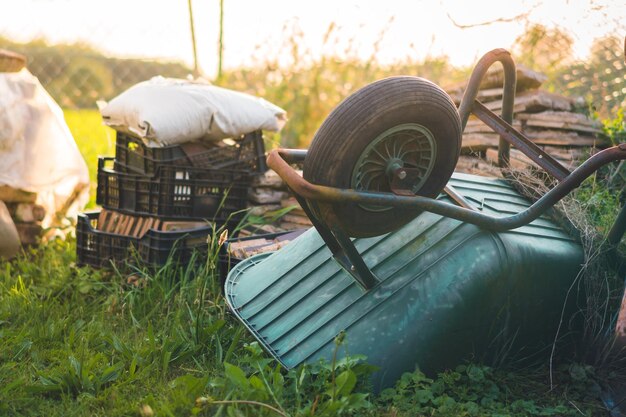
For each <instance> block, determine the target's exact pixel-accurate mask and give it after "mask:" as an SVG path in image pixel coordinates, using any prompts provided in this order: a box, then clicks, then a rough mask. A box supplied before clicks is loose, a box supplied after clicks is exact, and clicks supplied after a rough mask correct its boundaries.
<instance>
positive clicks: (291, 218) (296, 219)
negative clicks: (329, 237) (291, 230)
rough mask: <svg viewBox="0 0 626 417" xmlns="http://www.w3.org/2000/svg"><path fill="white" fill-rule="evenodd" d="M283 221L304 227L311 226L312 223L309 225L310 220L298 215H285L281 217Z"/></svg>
mask: <svg viewBox="0 0 626 417" xmlns="http://www.w3.org/2000/svg"><path fill="white" fill-rule="evenodd" d="M282 219H283V221H286V222H289V223H295V224H301V225H304V226H313V223H311V220H310V219H309V218H308V217H306V216H298V215H294V214H285V215H284V216H283V217H282Z"/></svg>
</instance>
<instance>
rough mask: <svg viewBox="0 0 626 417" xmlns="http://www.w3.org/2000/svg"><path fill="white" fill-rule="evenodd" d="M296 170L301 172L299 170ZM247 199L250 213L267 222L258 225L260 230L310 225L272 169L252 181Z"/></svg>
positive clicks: (292, 228)
mask: <svg viewBox="0 0 626 417" xmlns="http://www.w3.org/2000/svg"><path fill="white" fill-rule="evenodd" d="M298 172H299V173H300V174H302V172H301V171H298ZM248 199H249V207H250V215H251V216H254V217H257V218H262V219H264V220H265V223H268V224H265V225H262V226H259V228H260V229H261V230H262V231H265V232H268V233H274V232H282V231H286V230H298V229H307V228H309V227H311V226H312V224H311V221H310V220H309V218H308V217H307V215H306V214H305V213H304V210H303V209H302V207H300V205H299V204H298V202H297V201H296V199H295V197H294V196H293V194H292V193H291V192H290V191H289V190H288V189H287V185H286V184H285V182H284V181H283V180H282V178H280V177H279V176H278V174H277V173H276V172H274V171H272V170H268V171H267V172H265V174H263V175H259V176H257V177H256V178H255V179H254V180H253V181H252V186H251V188H250V192H249V194H248Z"/></svg>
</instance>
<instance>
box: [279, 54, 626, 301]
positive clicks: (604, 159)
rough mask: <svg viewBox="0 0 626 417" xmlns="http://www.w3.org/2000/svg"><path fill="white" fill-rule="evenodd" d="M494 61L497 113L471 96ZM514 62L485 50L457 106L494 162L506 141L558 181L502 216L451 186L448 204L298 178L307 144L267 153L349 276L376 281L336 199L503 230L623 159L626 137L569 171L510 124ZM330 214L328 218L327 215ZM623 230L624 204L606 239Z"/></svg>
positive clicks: (506, 157) (505, 152)
mask: <svg viewBox="0 0 626 417" xmlns="http://www.w3.org/2000/svg"><path fill="white" fill-rule="evenodd" d="M495 62H500V63H502V65H503V67H504V86H503V95H502V114H501V117H498V116H497V115H495V114H494V113H492V112H491V111H489V110H488V109H487V108H486V107H485V106H484V105H483V104H482V103H480V102H479V101H478V100H476V96H477V94H478V88H479V86H480V82H481V81H482V78H483V77H484V75H485V74H486V72H487V70H488V69H489V67H490V66H491V65H493V64H494V63H495ZM515 77H516V70H515V64H514V63H513V59H512V58H511V55H510V54H509V53H508V52H507V51H506V50H504V49H496V50H493V51H491V52H488V53H487V54H485V56H483V57H482V58H481V60H480V61H479V62H478V64H477V65H476V67H475V69H474V71H473V73H472V75H471V77H470V81H469V83H468V86H467V89H466V90H465V94H464V95H463V99H462V100H461V104H460V106H459V116H460V118H461V124H462V128H463V130H464V129H465V125H466V124H467V120H468V119H469V116H470V113H473V114H474V115H476V117H478V118H479V119H481V120H482V121H483V122H484V123H485V124H487V126H489V127H491V128H492V129H493V130H494V131H495V132H496V133H498V134H500V142H499V147H498V164H499V166H500V167H502V168H508V167H509V164H510V145H514V146H515V147H516V148H517V149H519V150H520V151H522V152H523V153H524V154H526V155H527V156H528V157H529V158H530V159H531V160H533V161H534V162H535V163H537V165H539V166H540V167H542V168H543V169H544V170H545V171H546V172H547V173H548V174H550V175H552V176H553V177H555V178H556V179H557V180H558V183H557V185H556V186H555V187H554V188H552V189H551V190H549V191H548V192H547V193H546V194H545V195H543V196H542V197H541V198H539V199H538V200H537V201H536V202H535V203H533V204H532V205H531V206H530V207H528V208H527V209H526V210H524V211H522V212H520V213H517V214H514V215H511V216H506V217H494V216H490V215H487V214H483V213H481V212H480V211H479V210H477V209H476V208H474V207H473V206H472V205H471V204H470V203H469V202H467V201H466V200H465V199H464V198H463V197H462V196H461V195H460V194H458V193H456V192H455V191H454V189H453V188H452V187H449V186H448V187H446V189H445V190H444V191H445V192H446V193H447V194H448V195H449V196H450V197H451V198H452V200H453V201H454V202H455V203H456V204H457V205H455V204H450V203H447V202H444V201H441V200H436V199H433V198H428V197H422V196H417V195H416V196H406V195H397V194H393V193H384V192H372V191H357V190H354V189H341V188H333V187H328V186H323V185H316V184H311V183H310V182H308V181H307V180H305V179H304V178H302V177H301V176H300V175H298V173H296V171H295V170H294V169H293V168H292V167H291V166H290V165H289V164H292V163H299V162H303V161H304V160H305V159H306V154H307V151H306V150H301V149H276V150H273V151H271V152H270V153H269V155H268V157H267V165H268V166H269V167H270V168H272V169H273V170H274V171H276V173H278V175H279V176H280V177H281V178H282V179H283V180H284V181H285V182H286V183H287V185H288V186H289V188H291V190H292V191H293V192H294V193H295V195H296V198H297V200H298V202H299V203H300V205H301V206H302V208H303V209H304V211H305V213H306V214H307V216H309V218H310V219H311V221H312V223H313V225H314V226H315V228H316V229H317V230H318V231H319V233H320V235H321V237H322V238H323V239H324V241H325V243H326V244H327V246H328V248H329V249H330V250H331V252H332V253H333V256H334V258H335V259H336V260H337V262H338V263H339V264H340V265H341V266H342V267H343V268H344V269H345V270H346V271H347V272H348V273H350V274H351V275H352V277H353V278H354V279H355V280H356V281H357V282H358V283H359V284H360V285H361V286H362V287H363V288H364V289H365V290H368V289H370V288H372V287H373V286H375V285H376V284H377V282H378V280H377V279H376V277H375V276H374V274H373V273H372V271H371V270H370V269H369V268H368V267H367V265H365V262H364V261H363V258H362V257H361V256H360V255H359V253H358V251H357V250H356V248H355V247H354V244H353V243H352V241H351V240H350V238H349V237H348V236H347V234H346V233H345V232H344V231H343V229H342V227H341V224H340V223H339V221H338V220H337V219H336V216H334V215H333V207H334V206H333V205H334V204H337V203H346V202H351V203H357V204H371V205H383V206H392V207H402V208H405V209H414V210H415V211H418V212H419V211H428V212H432V213H435V214H439V215H442V216H445V217H450V218H453V219H456V220H460V221H463V222H467V223H471V224H474V225H477V226H479V227H481V228H484V229H487V230H492V231H506V230H511V229H516V228H518V227H521V226H523V225H526V224H528V223H530V222H532V221H533V220H535V219H537V218H538V217H539V216H541V215H542V214H544V213H545V212H546V211H547V210H549V209H550V208H551V207H552V206H554V205H555V204H556V203H557V202H558V201H560V200H561V199H562V198H563V197H565V196H566V195H567V194H569V193H570V192H571V191H572V190H574V189H575V188H577V187H578V186H579V185H580V184H581V183H582V181H584V180H585V179H586V178H588V177H589V176H590V175H592V174H593V173H594V172H596V171H597V170H598V169H600V168H601V167H603V166H604V165H606V164H609V163H611V162H615V161H620V160H626V143H622V144H619V145H617V146H613V147H611V148H608V149H605V150H603V151H601V152H598V153H596V154H595V155H593V156H591V157H590V158H589V159H587V160H586V161H585V162H584V163H583V164H581V165H580V166H579V167H578V168H576V169H575V170H574V171H572V172H570V171H569V170H568V169H567V168H565V167H563V166H562V165H561V164H560V163H559V162H558V161H557V160H555V159H554V158H552V157H551V156H550V155H549V154H547V153H546V152H545V151H543V150H542V149H541V148H539V147H538V146H537V145H535V144H534V143H533V142H532V141H531V140H529V139H528V138H527V137H526V136H524V135H523V134H522V133H521V132H519V131H517V130H516V129H515V128H513V127H512V126H511V123H512V119H513V102H514V98H515V84H516V79H515ZM320 207H322V208H323V209H324V210H325V212H326V213H330V216H325V217H326V219H327V221H328V223H329V224H324V223H323V222H322V221H320V220H319V218H318V217H317V216H316V214H315V212H316V211H318V210H319V209H320ZM329 219H330V221H329ZM625 232H626V207H624V208H622V210H621V212H620V214H619V215H618V218H617V219H616V220H615V223H614V225H613V227H612V228H611V231H610V233H609V237H608V241H609V243H610V244H612V245H617V244H618V243H619V242H620V240H621V238H622V236H623V235H624V233H625Z"/></svg>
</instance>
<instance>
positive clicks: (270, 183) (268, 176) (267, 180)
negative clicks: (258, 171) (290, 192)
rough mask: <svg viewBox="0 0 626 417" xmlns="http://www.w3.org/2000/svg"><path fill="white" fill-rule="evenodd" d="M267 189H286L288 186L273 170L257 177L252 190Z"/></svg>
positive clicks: (253, 181)
mask: <svg viewBox="0 0 626 417" xmlns="http://www.w3.org/2000/svg"><path fill="white" fill-rule="evenodd" d="M257 187H265V188H275V189H285V188H286V185H285V182H284V181H283V179H282V178H281V177H280V176H279V175H278V174H277V173H276V172H274V171H272V170H271V169H269V170H267V171H265V173H264V174H262V175H257V176H256V177H254V179H253V180H252V188H257Z"/></svg>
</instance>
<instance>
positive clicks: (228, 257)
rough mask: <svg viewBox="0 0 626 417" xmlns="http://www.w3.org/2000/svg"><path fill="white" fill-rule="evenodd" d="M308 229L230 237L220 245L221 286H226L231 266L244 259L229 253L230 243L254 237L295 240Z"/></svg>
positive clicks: (219, 267)
mask: <svg viewBox="0 0 626 417" xmlns="http://www.w3.org/2000/svg"><path fill="white" fill-rule="evenodd" d="M307 230H308V229H298V230H288V231H285V232H278V233H265V234H260V235H252V236H246V237H236V238H231V239H228V240H227V241H226V242H224V244H223V245H222V246H221V247H220V250H219V254H218V270H219V273H220V281H221V286H222V287H223V286H224V282H226V276H227V275H228V273H229V272H230V270H231V268H232V267H234V266H235V265H237V264H238V263H239V262H241V261H243V259H241V258H238V257H236V256H234V255H233V254H229V253H228V245H230V244H231V243H233V242H244V241H250V240H254V239H266V240H273V241H276V242H281V241H285V240H289V241H291V240H294V239H296V238H297V237H298V236H300V235H301V234H302V233H304V232H306V231H307Z"/></svg>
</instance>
